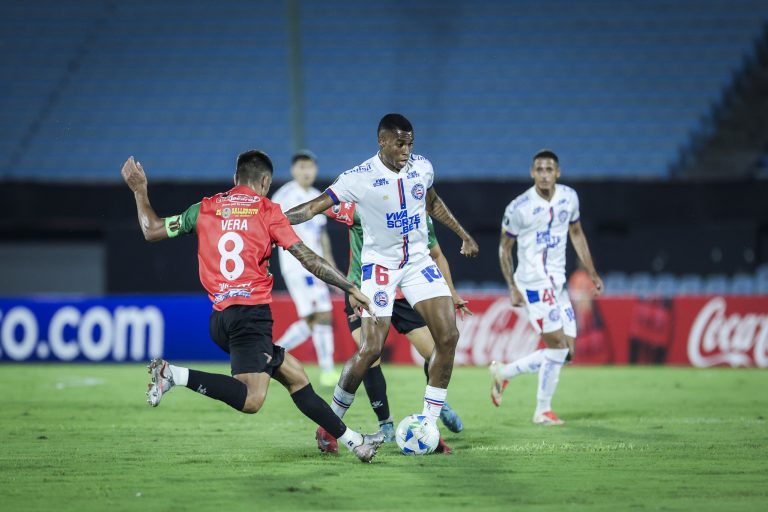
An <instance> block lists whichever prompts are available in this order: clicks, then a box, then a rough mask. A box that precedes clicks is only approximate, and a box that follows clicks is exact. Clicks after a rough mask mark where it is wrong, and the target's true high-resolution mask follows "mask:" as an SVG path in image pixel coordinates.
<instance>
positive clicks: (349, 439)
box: [338, 428, 363, 451]
mask: <svg viewBox="0 0 768 512" xmlns="http://www.w3.org/2000/svg"><path fill="white" fill-rule="evenodd" d="M338 441H339V442H341V443H344V446H346V447H347V449H348V450H349V451H352V448H354V447H356V446H360V445H361V444H363V436H362V435H361V434H358V433H357V432H355V431H354V430H352V429H351V428H347V430H345V431H344V433H343V434H341V437H340V438H339V439H338Z"/></svg>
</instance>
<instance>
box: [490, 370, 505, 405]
mask: <svg viewBox="0 0 768 512" xmlns="http://www.w3.org/2000/svg"><path fill="white" fill-rule="evenodd" d="M488 370H490V372H491V402H493V405H495V406H496V407H500V406H501V395H502V394H503V393H504V390H505V389H506V388H507V384H509V381H508V380H507V379H505V378H504V377H502V376H501V363H499V362H497V361H493V362H492V363H491V365H490V366H489V367H488Z"/></svg>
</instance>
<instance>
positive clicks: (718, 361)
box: [667, 296, 768, 368]
mask: <svg viewBox="0 0 768 512" xmlns="http://www.w3.org/2000/svg"><path fill="white" fill-rule="evenodd" d="M673 316H674V318H675V322H674V330H673V334H672V336H673V339H674V343H672V347H671V349H670V351H669V358H668V360H667V362H668V363H670V364H686V365H687V364H690V365H692V366H697V367H699V368H707V367H710V366H732V367H755V366H756V367H758V368H768V297H753V296H741V297H733V296H732V297H721V296H715V297H684V298H679V299H676V300H675V301H674V306H673Z"/></svg>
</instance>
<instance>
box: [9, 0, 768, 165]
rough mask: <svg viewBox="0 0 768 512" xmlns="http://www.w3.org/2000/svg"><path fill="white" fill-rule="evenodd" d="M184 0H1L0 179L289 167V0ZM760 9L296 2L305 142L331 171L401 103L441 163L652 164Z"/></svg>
mask: <svg viewBox="0 0 768 512" xmlns="http://www.w3.org/2000/svg"><path fill="white" fill-rule="evenodd" d="M179 5H180V4H177V3H175V2H150V1H148V0H138V1H136V2H131V3H128V4H114V3H104V2H99V1H96V0H90V1H86V2H77V3H75V4H71V5H70V4H68V5H67V8H66V9H61V8H60V3H59V2H52V1H50V0H44V1H41V2H34V3H32V2H9V3H5V4H4V5H3V16H2V17H0V27H2V36H1V37H2V39H3V42H4V44H3V45H2V49H1V50H0V52H2V55H3V59H2V64H0V66H2V70H3V74H4V76H12V77H13V79H12V80H4V81H3V82H2V85H0V87H2V89H1V90H0V93H2V94H0V106H1V107H2V109H3V113H4V115H3V119H2V121H0V179H44V180H50V179H57V180H72V179H73V178H75V179H88V180H94V179H95V180H115V179H116V175H115V173H114V168H115V165H116V163H115V162H116V161H119V160H120V158H122V156H123V155H125V154H127V153H136V154H137V155H140V156H141V158H142V159H144V160H145V162H147V164H148V169H151V170H152V173H153V176H154V177H155V178H164V179H172V180H199V179H220V177H221V172H222V170H229V169H231V164H232V162H231V160H232V156H233V155H234V154H235V153H237V152H238V151H240V150H242V149H243V148H247V147H251V146H258V147H263V148H267V149H268V151H269V152H270V153H272V154H273V155H274V156H275V159H276V162H277V164H278V166H279V167H280V168H284V167H285V166H287V160H288V156H289V154H290V152H291V150H292V149H294V148H293V147H292V130H291V119H290V110H291V104H290V103H291V93H290V88H291V84H290V69H289V58H288V41H287V40H288V33H289V30H288V28H287V25H288V21H287V15H286V7H285V4H284V3H282V2H261V3H245V2H236V1H232V0H222V1H219V2H217V4H216V5H217V9H216V11H215V14H213V15H212V14H211V13H212V11H211V10H209V9H206V7H207V6H208V5H209V3H208V2H205V1H203V0H190V1H187V2H184V3H183V9H179ZM342 12H343V14H344V15H343V16H340V15H339V13H342ZM424 13H427V14H428V17H426V19H428V20H429V21H428V22H424V21H423V20H424V19H425V17H424V16H418V17H416V16H414V15H416V14H424ZM62 17H63V18H65V19H66V21H67V23H59V21H60V20H61V19H62ZM767 17H768V3H766V2H764V1H762V0H737V1H733V0H699V1H694V0H681V1H678V2H666V1H662V0H650V1H648V2H630V1H618V2H617V1H608V0H589V1H587V2H568V1H566V0H543V1H537V2H533V1H525V2H503V1H492V2H481V3H477V2H475V3H466V2H440V1H437V0H429V1H426V2H419V3H415V4H407V5H403V6H400V8H397V9H394V8H392V6H391V5H390V4H384V3H381V4H377V3H368V2H358V3H349V2H341V1H339V0H329V1H327V2H322V3H311V2H304V3H302V4H301V13H300V31H299V33H300V35H301V46H302V48H303V52H302V61H303V65H302V67H301V74H302V76H303V78H304V80H303V98H304V105H305V111H304V112H303V117H304V119H305V122H304V126H303V129H304V131H305V132H306V134H307V137H306V145H307V146H309V147H311V148H313V149H314V150H315V151H316V152H317V153H318V154H319V155H320V156H321V172H322V173H324V175H325V177H331V176H333V175H335V174H336V173H337V172H338V171H339V170H343V169H345V168H347V167H349V166H351V165H353V164H355V163H356V162H358V161H361V160H363V159H364V158H366V157H368V156H369V154H370V153H371V151H372V148H373V147H374V146H373V137H374V135H373V130H374V127H375V122H376V120H377V119H378V118H379V117H380V115H381V114H382V113H383V112H386V111H393V110H399V111H403V112H405V113H407V114H408V115H409V116H410V117H411V118H412V120H413V121H414V123H415V125H416V127H417V133H418V135H417V137H418V141H417V145H418V146H417V152H418V153H423V154H425V155H428V156H430V157H431V158H432V159H433V160H434V161H435V163H436V165H438V166H439V168H440V173H441V177H443V178H455V179H458V178H462V177H465V176H467V175H471V176H472V177H496V178H506V177H509V174H510V169H512V170H514V173H515V175H518V174H519V172H520V171H519V170H521V169H525V168H527V166H528V159H529V158H530V155H531V154H533V153H534V152H535V151H536V150H538V149H539V148H540V147H542V146H549V147H552V148H555V149H556V150H557V151H558V152H559V153H560V154H561V157H562V160H563V162H564V168H565V169H566V171H567V172H568V173H570V175H571V176H578V177H604V176H610V177H619V178H622V177H626V178H637V177H664V176H665V175H666V174H667V169H668V166H669V165H670V163H671V162H672V161H673V160H674V159H675V158H676V156H677V151H678V148H679V147H681V146H682V145H684V144H685V143H686V141H687V139H688V134H689V133H690V132H691V131H692V130H694V129H695V128H696V127H697V124H698V123H700V122H701V119H702V116H703V115H704V113H705V112H706V111H707V109H708V108H709V106H710V105H711V104H712V103H713V102H716V101H717V100H718V98H719V96H720V94H721V91H722V90H723V89H724V88H726V87H727V86H728V84H729V81H730V80H731V75H732V73H733V72H734V71H735V70H736V69H738V68H739V66H740V65H741V62H742V59H743V58H744V55H745V54H748V53H749V52H750V51H751V50H752V48H753V46H752V41H753V40H754V39H755V38H756V37H757V36H758V34H759V32H760V27H761V24H762V23H763V22H764V21H765V20H766V18H767ZM416 20H419V21H416ZM447 43H450V45H448V44H447ZM264 48H267V49H269V51H262V50H263V49H264ZM478 51H480V52H482V54H483V55H484V58H482V59H478V58H476V55H477V53H478Z"/></svg>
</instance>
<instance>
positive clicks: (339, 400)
mask: <svg viewBox="0 0 768 512" xmlns="http://www.w3.org/2000/svg"><path fill="white" fill-rule="evenodd" d="M354 400H355V394H354V393H347V392H346V391H344V390H343V389H341V387H340V386H339V385H338V384H336V389H335V390H334V391H333V402H331V409H333V412H335V413H336V416H338V417H339V418H343V417H344V415H345V414H347V410H349V406H351V405H352V402H353V401H354Z"/></svg>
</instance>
